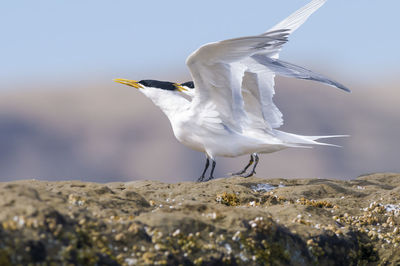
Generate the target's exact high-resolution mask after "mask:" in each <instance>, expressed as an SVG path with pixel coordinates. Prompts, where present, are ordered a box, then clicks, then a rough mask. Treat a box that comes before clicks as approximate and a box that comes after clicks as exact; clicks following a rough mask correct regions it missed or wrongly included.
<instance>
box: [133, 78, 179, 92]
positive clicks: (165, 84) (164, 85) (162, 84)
mask: <svg viewBox="0 0 400 266" xmlns="http://www.w3.org/2000/svg"><path fill="white" fill-rule="evenodd" d="M138 83H140V84H142V85H143V86H146V87H152V88H158V89H163V90H169V91H174V90H176V87H175V85H174V83H172V82H169V81H159V80H153V79H145V80H141V81H139V82H138Z"/></svg>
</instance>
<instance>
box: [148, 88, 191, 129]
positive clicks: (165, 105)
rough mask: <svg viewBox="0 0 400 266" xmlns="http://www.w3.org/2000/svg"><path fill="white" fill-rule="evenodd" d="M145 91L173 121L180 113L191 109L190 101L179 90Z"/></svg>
mask: <svg viewBox="0 0 400 266" xmlns="http://www.w3.org/2000/svg"><path fill="white" fill-rule="evenodd" d="M143 93H144V94H145V95H146V96H147V97H148V98H150V99H151V100H152V101H153V103H154V104H155V105H156V106H158V107H159V108H160V109H161V111H163V113H164V114H165V115H166V116H167V117H168V118H169V120H170V121H171V122H172V121H173V120H174V118H175V117H177V116H179V114H181V113H182V112H184V111H185V110H187V109H189V105H190V102H189V101H188V100H186V99H185V98H184V97H183V96H181V95H180V94H179V92H175V91H168V90H166V91H162V90H159V89H155V90H152V89H145V90H143Z"/></svg>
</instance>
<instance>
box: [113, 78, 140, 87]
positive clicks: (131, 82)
mask: <svg viewBox="0 0 400 266" xmlns="http://www.w3.org/2000/svg"><path fill="white" fill-rule="evenodd" d="M113 81H115V82H118V83H121V84H125V85H128V86H131V87H134V88H136V89H143V86H142V84H140V83H139V82H138V81H136V80H129V79H113Z"/></svg>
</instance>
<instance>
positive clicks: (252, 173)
mask: <svg viewBox="0 0 400 266" xmlns="http://www.w3.org/2000/svg"><path fill="white" fill-rule="evenodd" d="M255 173H256V172H255V171H251V172H250V173H248V174H242V175H240V176H241V177H244V178H248V177H251V176H253V175H254V174H255Z"/></svg>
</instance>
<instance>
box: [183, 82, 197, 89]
mask: <svg viewBox="0 0 400 266" xmlns="http://www.w3.org/2000/svg"><path fill="white" fill-rule="evenodd" d="M181 86H185V87H188V88H191V89H194V82H193V81H187V82H185V83H181Z"/></svg>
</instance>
